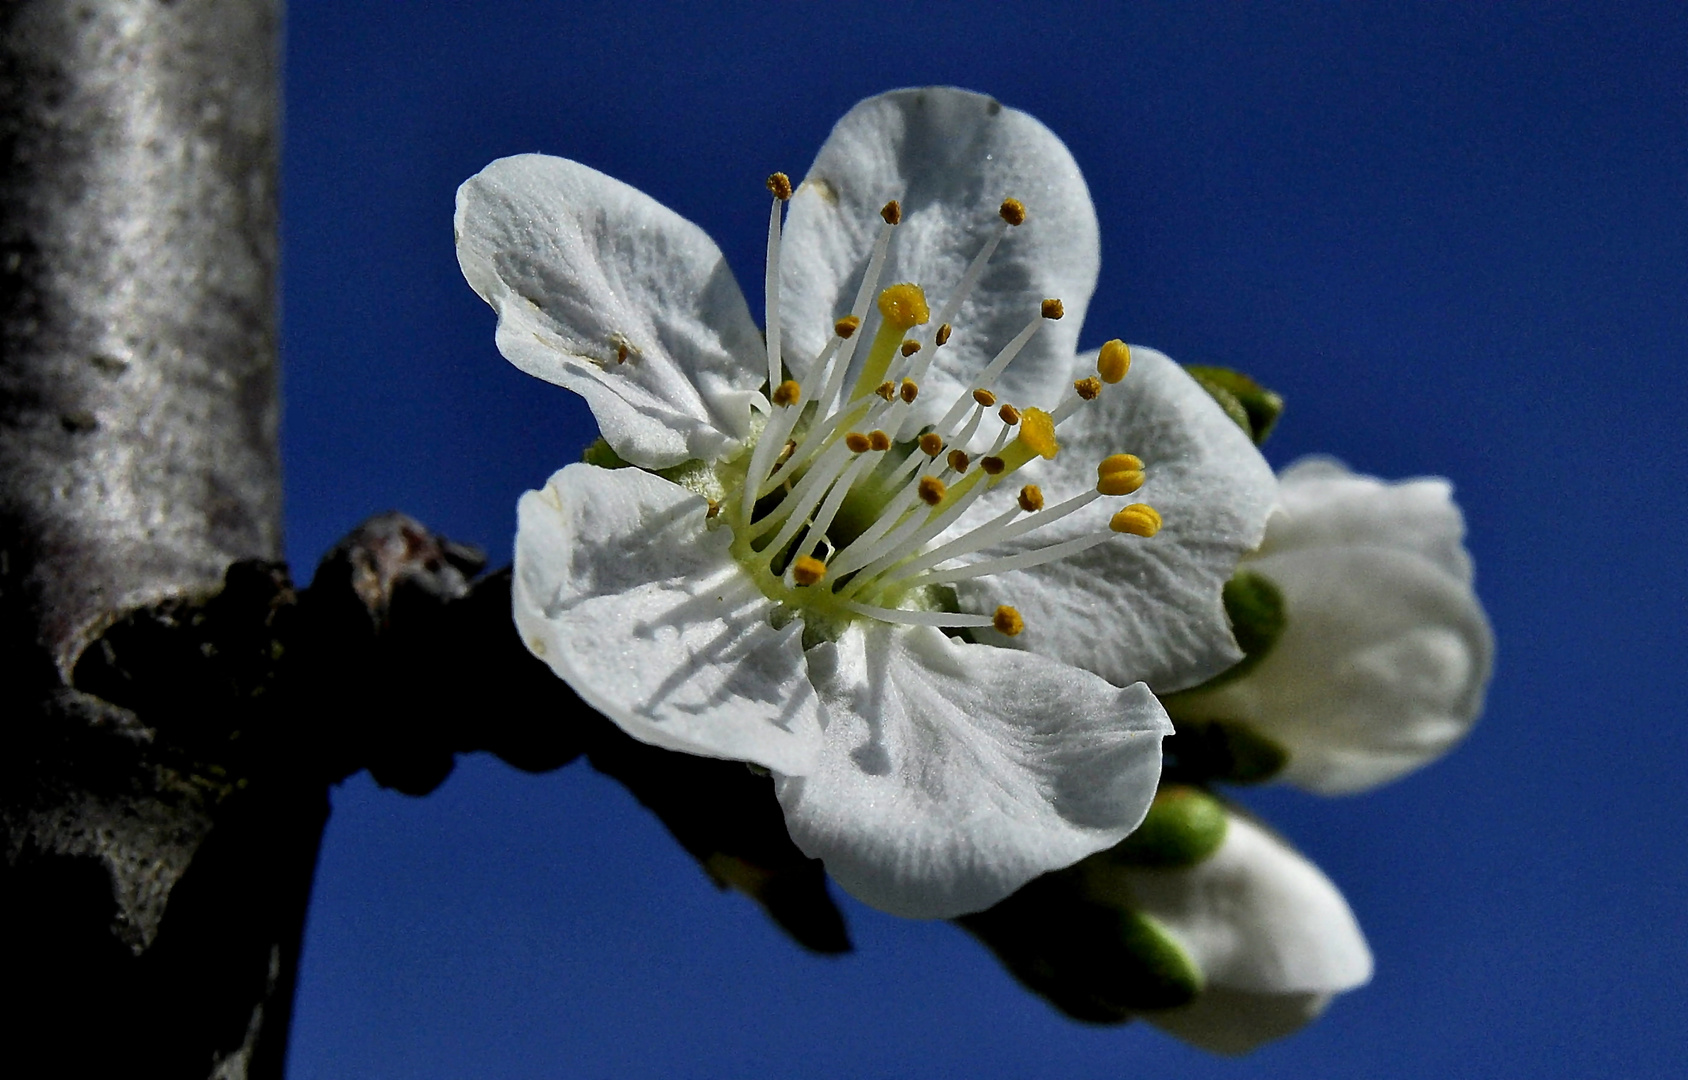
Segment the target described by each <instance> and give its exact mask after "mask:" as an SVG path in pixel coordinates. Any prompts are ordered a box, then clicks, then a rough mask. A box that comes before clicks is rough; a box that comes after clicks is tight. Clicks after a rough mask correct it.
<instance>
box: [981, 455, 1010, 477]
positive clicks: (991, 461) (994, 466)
mask: <svg viewBox="0 0 1688 1080" xmlns="http://www.w3.org/2000/svg"><path fill="white" fill-rule="evenodd" d="M979 468H981V469H983V470H985V475H986V476H1001V475H1002V470H1004V469H1006V468H1008V462H1006V461H1004V460H1002V459H1001V458H999V457H982V458H980V459H979Z"/></svg>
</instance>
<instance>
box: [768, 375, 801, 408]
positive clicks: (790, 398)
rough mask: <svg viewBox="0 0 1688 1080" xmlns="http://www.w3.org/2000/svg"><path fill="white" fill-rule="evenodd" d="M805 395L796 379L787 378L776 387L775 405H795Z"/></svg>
mask: <svg viewBox="0 0 1688 1080" xmlns="http://www.w3.org/2000/svg"><path fill="white" fill-rule="evenodd" d="M802 397H803V388H802V387H801V386H798V385H797V380H796V379H787V380H785V381H784V382H782V383H780V384H779V385H778V386H776V387H774V404H775V405H795V404H797V402H798V401H800V400H801V399H802Z"/></svg>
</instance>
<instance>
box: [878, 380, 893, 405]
mask: <svg viewBox="0 0 1688 1080" xmlns="http://www.w3.org/2000/svg"><path fill="white" fill-rule="evenodd" d="M873 392H874V393H875V394H878V395H879V396H880V397H882V398H884V399H885V400H886V401H890V400H891V399H892V398H894V397H896V396H897V384H896V383H894V382H891V381H889V380H887V381H885V382H882V383H880V384H879V385H878V386H876V387H874V388H873Z"/></svg>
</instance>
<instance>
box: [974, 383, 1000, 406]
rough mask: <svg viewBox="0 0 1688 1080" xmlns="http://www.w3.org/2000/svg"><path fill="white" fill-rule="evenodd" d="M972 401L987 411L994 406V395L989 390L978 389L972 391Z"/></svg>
mask: <svg viewBox="0 0 1688 1080" xmlns="http://www.w3.org/2000/svg"><path fill="white" fill-rule="evenodd" d="M973 400H974V401H976V402H978V403H979V404H980V405H983V406H984V407H985V408H987V409H988V408H990V407H991V406H992V405H995V404H996V395H995V394H993V393H991V392H990V391H989V390H986V389H983V388H980V389H978V390H975V391H973Z"/></svg>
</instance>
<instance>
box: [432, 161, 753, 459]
mask: <svg viewBox="0 0 1688 1080" xmlns="http://www.w3.org/2000/svg"><path fill="white" fill-rule="evenodd" d="M456 234H457V260H458V263H459V265H461V266H462V268H463V276H464V277H466V278H467V279H468V280H469V284H470V285H471V286H473V287H474V290H475V291H476V292H477V293H479V294H480V295H481V298H482V299H484V300H485V301H486V302H487V303H489V304H491V305H492V307H493V310H494V311H496V312H498V350H499V352H501V353H503V354H504V356H505V358H506V359H507V360H509V361H510V362H511V363H513V364H515V365H516V366H517V367H519V368H521V369H522V370H523V371H525V372H527V373H528V374H530V375H537V376H538V377H539V378H541V379H545V380H547V381H549V382H553V383H556V384H557V385H559V386H566V387H568V388H569V389H570V390H573V391H574V392H575V393H577V394H580V395H581V396H582V397H584V398H586V402H587V404H588V405H590V406H591V408H592V415H593V416H595V417H597V419H598V426H599V428H600V429H601V430H602V432H603V435H604V438H605V440H607V441H608V442H609V444H610V446H611V447H612V448H614V450H615V452H616V453H618V454H620V455H621V456H622V457H623V458H625V459H626V460H628V461H631V462H633V463H634V464H635V465H642V466H645V467H648V468H662V467H664V466H668V465H674V464H678V463H679V462H681V461H684V460H686V459H688V458H701V459H704V460H713V459H715V458H718V457H721V456H723V455H724V454H726V453H728V452H729V451H730V450H731V449H732V448H733V447H734V446H735V445H736V444H737V442H738V440H740V439H743V438H744V437H745V435H746V434H747V433H748V431H749V424H750V403H751V401H752V399H753V398H754V397H755V396H756V394H755V391H756V388H757V387H758V386H759V385H760V384H761V382H762V381H763V379H764V378H765V376H759V375H758V374H757V373H758V372H759V371H765V370H766V368H765V361H764V360H763V359H762V340H761V335H760V334H759V333H758V332H757V329H756V324H755V323H754V322H752V321H751V318H750V312H749V310H748V309H747V308H746V307H745V304H744V296H743V294H742V293H740V292H739V287H738V284H737V283H736V282H734V280H733V274H732V271H731V270H730V269H729V268H728V266H727V263H726V260H725V259H723V258H722V256H721V252H720V251H719V250H718V249H717V248H716V247H715V244H714V242H713V241H711V240H710V239H709V237H708V236H707V235H706V234H705V233H704V231H703V230H702V229H700V228H698V227H697V226H696V225H693V224H692V223H691V222H689V221H687V220H685V219H684V218H682V217H680V216H679V215H678V214H676V213H674V211H672V210H670V209H668V208H667V207H665V206H663V205H662V204H660V203H658V202H656V201H655V200H654V199H652V198H650V197H649V196H648V195H645V194H643V193H641V192H639V191H637V190H635V189H633V188H631V187H628V186H627V185H626V184H623V183H622V182H621V181H619V180H614V179H611V178H610V177H608V176H605V175H604V174H603V173H600V172H597V171H595V170H593V169H589V168H587V167H586V166H584V165H581V164H578V163H576V162H573V161H567V160H565V159H563V158H554V157H546V156H544V155H541V154H522V155H520V156H517V157H507V158H501V159H499V160H498V161H495V162H493V163H492V164H491V165H488V166H487V167H486V168H485V169H483V170H481V172H479V173H478V174H476V175H475V176H472V177H470V178H469V179H468V180H467V181H465V182H464V184H463V186H462V187H460V188H458V189H457V218H456ZM624 349H625V358H622V353H623V350H624Z"/></svg>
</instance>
